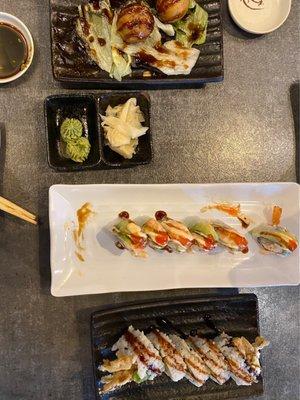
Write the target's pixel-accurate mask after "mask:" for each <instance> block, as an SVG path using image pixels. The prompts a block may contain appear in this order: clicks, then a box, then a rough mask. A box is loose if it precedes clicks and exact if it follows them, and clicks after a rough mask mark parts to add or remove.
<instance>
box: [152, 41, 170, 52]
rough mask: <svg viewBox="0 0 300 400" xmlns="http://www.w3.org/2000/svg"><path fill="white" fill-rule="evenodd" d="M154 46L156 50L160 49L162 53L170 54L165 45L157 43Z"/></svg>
mask: <svg viewBox="0 0 300 400" xmlns="http://www.w3.org/2000/svg"><path fill="white" fill-rule="evenodd" d="M154 48H155V50H156V51H158V52H159V53H162V54H170V52H169V50H168V49H167V48H166V47H165V46H162V45H161V44H160V43H157V44H156V45H155V46H154Z"/></svg>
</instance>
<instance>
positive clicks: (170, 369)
mask: <svg viewBox="0 0 300 400" xmlns="http://www.w3.org/2000/svg"><path fill="white" fill-rule="evenodd" d="M147 337H148V339H149V340H150V341H151V342H152V343H153V345H154V347H155V348H156V349H157V350H158V351H159V353H160V355H161V357H162V359H163V362H164V364H165V373H166V374H167V375H168V376H169V377H170V378H171V379H172V381H174V382H177V381H180V380H181V379H182V378H184V377H185V375H186V369H187V367H186V364H185V362H184V361H183V358H182V357H181V355H180V354H179V352H178V351H177V350H176V347H175V346H174V344H173V343H172V341H171V339H170V338H169V337H168V336H167V335H166V334H165V333H163V332H160V331H159V330H158V329H154V330H153V331H152V332H150V333H149V334H148V335H147Z"/></svg>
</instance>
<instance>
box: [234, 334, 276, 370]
mask: <svg viewBox="0 0 300 400" xmlns="http://www.w3.org/2000/svg"><path fill="white" fill-rule="evenodd" d="M232 345H233V346H234V348H235V349H236V350H237V351H238V353H239V354H240V355H241V356H242V357H243V358H244V359H245V361H246V363H247V365H248V366H249V368H250V370H251V371H252V372H253V373H254V374H255V375H256V376H259V375H260V373H261V365H260V361H259V358H260V350H262V349H263V348H264V347H266V346H268V345H269V341H268V340H266V339H265V338H263V337H262V336H257V338H256V339H255V342H254V343H252V344H251V343H250V342H249V341H248V340H247V339H246V338H245V337H243V336H242V337H234V338H233V339H232Z"/></svg>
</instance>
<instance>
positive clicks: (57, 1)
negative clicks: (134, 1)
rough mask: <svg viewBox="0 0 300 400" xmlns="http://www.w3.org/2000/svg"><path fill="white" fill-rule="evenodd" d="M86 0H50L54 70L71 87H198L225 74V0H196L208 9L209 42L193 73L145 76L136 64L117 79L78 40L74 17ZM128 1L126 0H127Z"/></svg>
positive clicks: (156, 72)
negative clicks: (223, 26)
mask: <svg viewBox="0 0 300 400" xmlns="http://www.w3.org/2000/svg"><path fill="white" fill-rule="evenodd" d="M82 1H83V0H67V1H66V0H50V24H51V48H52V70H53V75H54V78H55V79H56V80H58V81H60V82H63V83H64V86H68V87H72V86H73V87H98V88H99V87H101V88H102V89H129V90H136V89H163V88H170V89H172V88H196V87H201V86H202V85H203V84H205V83H209V82H220V81H222V80H223V77H224V65H223V31H222V12H221V8H222V1H221V0H197V1H198V3H199V4H200V5H201V6H202V7H203V8H204V9H205V10H206V11H207V12H208V14H209V22H208V28H207V40H206V43H205V44H203V45H201V46H198V47H199V49H200V56H199V59H198V61H197V63H196V65H195V66H194V68H193V69H192V71H191V73H190V75H174V76H167V75H164V74H163V73H161V72H159V71H156V70H155V71H154V70H151V73H152V76H151V77H143V73H144V72H145V69H144V68H134V69H133V72H132V74H131V76H129V77H124V78H123V80H122V81H121V82H118V81H116V80H115V79H112V78H110V77H109V76H108V74H107V73H106V72H105V71H102V70H101V69H100V68H99V67H98V66H97V65H96V64H95V63H94V62H93V61H91V60H90V59H89V57H88V55H87V54H86V51H85V49H84V46H83V45H82V44H81V42H80V41H79V40H78V38H77V35H76V31H75V21H76V19H77V17H78V10H77V6H78V5H79V4H80V3H82ZM124 1H125V0H124Z"/></svg>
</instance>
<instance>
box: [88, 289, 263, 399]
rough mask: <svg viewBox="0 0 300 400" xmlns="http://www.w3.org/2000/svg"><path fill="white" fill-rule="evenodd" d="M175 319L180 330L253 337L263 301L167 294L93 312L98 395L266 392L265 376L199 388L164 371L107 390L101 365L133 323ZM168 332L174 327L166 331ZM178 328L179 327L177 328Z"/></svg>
mask: <svg viewBox="0 0 300 400" xmlns="http://www.w3.org/2000/svg"><path fill="white" fill-rule="evenodd" d="M161 318H163V319H165V320H167V321H170V322H171V323H172V325H173V327H174V328H175V329H177V330H181V331H183V332H184V333H185V334H189V333H190V332H193V331H195V330H197V332H198V334H201V335H202V336H204V337H210V338H211V337H214V336H216V332H215V331H216V330H218V331H224V332H226V333H227V334H229V335H232V336H235V337H240V336H244V337H246V338H247V339H248V340H249V341H250V342H252V341H254V340H255V338H256V336H258V335H259V322H258V304H257V297H256V296H255V295H254V294H238V295H230V296H228V295H226V296H218V295H203V296H201V297H196V298H195V297H185V298H183V299H178V298H177V299H163V300H159V299H158V300H154V301H146V302H143V303H138V302H136V303H129V304H125V305H119V306H117V307H116V308H110V309H103V310H100V311H97V312H95V313H93V314H92V316H91V340H92V356H93V368H94V381H95V391H96V399H97V400H112V399H114V400H128V399H130V400H140V399H144V400H166V399H168V400H183V399H184V400H196V399H197V400H198V399H202V400H216V399H218V400H225V399H234V398H235V399H237V398H239V399H240V398H243V397H250V396H257V395H260V394H262V393H263V381H262V376H260V377H259V379H258V382H257V383H253V384H252V385H251V386H238V385H236V383H235V382H234V381H233V380H232V379H230V380H228V381H227V382H226V383H225V384H223V385H218V384H216V383H215V382H213V381H212V380H208V381H207V382H206V383H205V384H204V385H203V386H202V387H200V388H197V387H196V386H194V385H192V384H190V383H189V382H188V381H187V380H186V379H183V380H180V381H179V382H173V381H171V380H170V379H169V378H168V377H167V376H166V375H164V374H163V375H161V376H159V377H157V378H155V379H154V380H153V381H145V382H143V383H141V384H136V383H134V382H133V383H129V384H127V385H125V386H123V387H121V388H119V389H117V390H115V391H114V392H111V393H107V394H105V395H103V394H101V392H100V391H99V388H101V382H100V381H101V377H102V376H103V373H102V372H101V371H100V370H99V366H100V365H101V363H102V360H103V359H104V358H109V357H111V356H112V354H111V351H110V349H111V347H112V345H113V344H114V343H115V342H116V341H117V340H118V339H119V337H120V336H121V335H122V334H123V332H124V331H125V330H126V329H127V328H128V326H130V325H133V326H134V327H135V328H136V329H140V330H147V329H148V328H149V327H152V326H155V325H156V326H157V320H158V319H161ZM166 333H168V332H166ZM173 333H174V332H173Z"/></svg>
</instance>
